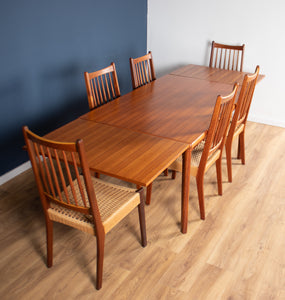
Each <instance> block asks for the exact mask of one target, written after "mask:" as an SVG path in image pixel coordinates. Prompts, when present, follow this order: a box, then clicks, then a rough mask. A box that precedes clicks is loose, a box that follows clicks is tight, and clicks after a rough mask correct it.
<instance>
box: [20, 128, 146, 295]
mask: <svg viewBox="0 0 285 300" xmlns="http://www.w3.org/2000/svg"><path fill="white" fill-rule="evenodd" d="M23 133H24V137H25V142H26V145H27V149H28V153H29V157H30V160H31V163H32V168H33V171H34V175H35V179H36V183H37V187H38V190H39V195H40V199H41V203H42V206H43V210H44V215H45V220H46V233H47V266H48V267H51V266H52V260H53V222H59V223H63V224H66V225H68V226H71V227H74V228H76V229H79V230H81V231H84V232H86V233H89V234H92V235H94V236H96V240H97V280H96V288H97V289H100V288H101V287H102V274H103V258H104V241H105V234H106V233H107V232H108V231H110V230H111V229H112V228H113V227H114V226H115V225H116V224H117V223H118V222H119V221H121V220H122V219H123V218H124V217H125V216H126V215H127V214H129V213H130V212H131V211H132V210H133V209H134V208H135V207H138V211H139V222H140V230H141V239H142V246H143V247H145V246H146V244H147V240H146V229H145V213H144V201H143V198H142V192H141V191H136V190H135V189H130V188H125V187H120V186H117V185H114V184H110V183H106V182H104V181H102V180H100V179H97V178H94V177H91V175H90V171H89V167H88V163H87V160H86V154H85V150H84V145H83V141H82V140H78V141H76V143H63V142H55V141H50V140H46V139H44V138H41V137H39V136H37V135H35V134H34V133H32V132H31V131H30V130H29V129H28V127H26V126H25V127H23ZM81 174H82V175H81ZM95 191H96V194H95Z"/></svg>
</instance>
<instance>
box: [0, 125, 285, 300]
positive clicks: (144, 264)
mask: <svg viewBox="0 0 285 300" xmlns="http://www.w3.org/2000/svg"><path fill="white" fill-rule="evenodd" d="M112 181H114V180H112ZM115 182H117V181H115ZM223 189H224V194H223V196H218V195H217V186H216V178H215V167H212V168H211V169H210V170H209V171H208V173H207V174H206V177H205V196H206V220H205V221H202V220H200V218H199V211H198V201H197V191H196V186H195V179H194V178H192V179H191V186H190V200H189V201H190V206H189V222H188V233H187V234H185V235H183V234H181V233H180V190H181V175H180V174H179V175H178V176H177V178H176V180H171V176H170V175H169V176H168V177H164V176H160V177H159V178H158V179H157V180H156V181H155V182H154V185H153V194H152V203H151V205H150V206H148V207H146V221H147V234H148V245H147V247H146V248H142V247H141V246H140V242H139V225H138V216H137V211H136V210H135V211H133V213H132V214H131V215H129V216H128V217H127V218H126V219H125V220H124V221H122V222H121V223H120V224H119V225H118V226H117V227H116V228H114V229H113V230H112V231H111V232H110V233H109V234H108V235H107V237H106V247H105V249H106V251H105V261H104V274H103V287H102V289H101V290H100V291H97V290H96V289H95V285H94V283H95V278H96V240H95V238H94V237H92V236H89V235H87V234H84V233H82V232H79V231H77V230H75V229H71V228H68V227H65V226H64V225H61V224H55V226H54V229H55V230H54V266H53V267H52V268H51V269H48V268H47V267H46V264H45V262H46V248H45V241H46V240H45V224H44V218H43V214H42V211H41V206H40V202H39V199H38V196H37V190H36V187H35V184H34V178H33V174H32V173H31V171H27V172H25V173H24V174H21V175H19V176H18V177H16V178H15V179H13V180H11V181H10V182H8V183H6V184H4V185H2V186H1V187H0V197H1V198H0V201H1V202H0V234H1V235H0V299H13V300H14V299H21V300H22V299H112V300H114V299H115V300H116V299H187V300H189V299H190V300H191V299H195V300H196V299H210V300H212V299H258V300H260V299H264V300H267V299H285V129H282V128H278V127H272V126H266V125H262V124H256V123H249V124H248V127H247V133H246V165H241V164H240V162H239V161H238V160H234V161H233V183H228V182H227V177H226V165H225V159H224V161H223Z"/></svg>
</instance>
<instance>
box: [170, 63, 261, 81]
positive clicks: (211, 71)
mask: <svg viewBox="0 0 285 300" xmlns="http://www.w3.org/2000/svg"><path fill="white" fill-rule="evenodd" d="M252 73H253V72H251V73H249V72H239V71H229V70H224V69H218V68H209V67H206V66H198V65H192V64H190V65H187V66H184V67H181V68H179V69H177V70H175V71H172V72H171V73H170V74H171V75H176V76H182V77H190V78H196V79H203V80H207V81H214V82H221V83H228V84H234V83H236V82H237V83H239V84H242V82H243V78H244V75H246V74H252ZM264 77H265V75H262V74H259V75H258V79H257V82H259V81H261V80H262V79H263V78H264Z"/></svg>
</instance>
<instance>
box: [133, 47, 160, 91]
mask: <svg viewBox="0 0 285 300" xmlns="http://www.w3.org/2000/svg"><path fill="white" fill-rule="evenodd" d="M130 67H131V75H132V84H133V89H136V88H138V87H140V86H142V85H145V84H147V83H149V82H151V81H153V80H155V79H156V76H155V71H154V66H153V58H152V53H151V51H149V52H148V54H146V55H144V56H141V57H138V58H130Z"/></svg>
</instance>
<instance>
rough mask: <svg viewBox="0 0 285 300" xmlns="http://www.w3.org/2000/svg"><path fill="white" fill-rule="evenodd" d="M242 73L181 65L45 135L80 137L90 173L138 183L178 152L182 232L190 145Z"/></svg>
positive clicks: (158, 171) (151, 178)
mask: <svg viewBox="0 0 285 300" xmlns="http://www.w3.org/2000/svg"><path fill="white" fill-rule="evenodd" d="M245 74H246V73H245V72H236V71H227V70H219V69H214V68H209V67H204V66H197V65H187V66H185V67H182V68H180V69H178V70H176V71H173V72H172V73H170V74H168V75H165V76H163V77H161V78H159V79H157V80H155V81H153V82H151V83H149V84H147V85H145V86H142V87H140V88H138V89H135V90H133V91H131V92H130V93H128V94H126V95H123V96H121V97H119V98H117V99H115V100H113V101H112V102H110V103H108V104H105V105H103V106H101V107H98V108H96V109H94V110H92V111H90V112H88V113H86V114H84V115H82V116H81V117H80V118H78V119H76V120H75V121H73V122H71V123H69V124H67V125H64V126H62V127H61V128H59V129H57V130H55V131H53V132H51V133H49V134H47V135H46V136H45V137H46V138H49V139H54V140H64V141H73V140H75V139H78V138H82V139H83V141H84V144H85V148H86V154H87V159H88V162H89V166H90V169H91V170H92V171H95V172H99V173H102V174H106V175H110V176H113V177H116V178H119V179H123V180H126V181H128V182H132V183H135V184H137V185H141V186H148V185H149V184H151V183H152V182H153V181H154V179H155V178H156V177H157V176H159V175H160V174H161V173H162V172H163V170H164V169H166V168H167V167H168V166H169V165H170V164H171V163H172V162H173V161H174V160H175V159H176V158H178V157H179V156H180V155H182V157H183V171H182V193H181V232H182V233H186V232H187V223H188V201H189V185H190V167H191V151H192V145H193V143H194V142H195V141H196V139H197V138H198V137H199V136H200V135H201V133H203V132H204V131H205V130H207V128H208V126H209V123H210V119H211V115H212V112H213V108H214V104H215V101H216V98H217V96H218V95H226V94H229V93H230V92H231V91H232V89H233V84H234V82H240V83H241V82H242V79H243V77H244V75H245ZM261 78H262V77H261Z"/></svg>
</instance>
